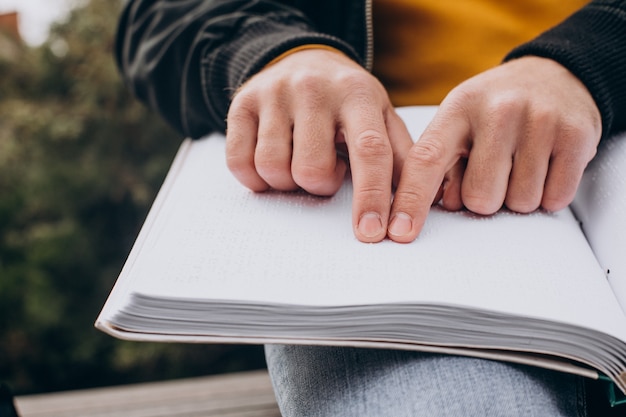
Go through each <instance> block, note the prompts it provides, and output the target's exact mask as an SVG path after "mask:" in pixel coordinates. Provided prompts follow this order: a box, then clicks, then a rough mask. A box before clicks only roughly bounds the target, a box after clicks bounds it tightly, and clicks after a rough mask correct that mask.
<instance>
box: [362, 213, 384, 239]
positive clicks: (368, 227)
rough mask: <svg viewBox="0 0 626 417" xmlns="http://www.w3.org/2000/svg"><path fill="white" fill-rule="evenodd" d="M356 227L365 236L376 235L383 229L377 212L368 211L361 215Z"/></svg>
mask: <svg viewBox="0 0 626 417" xmlns="http://www.w3.org/2000/svg"><path fill="white" fill-rule="evenodd" d="M357 228H358V230H359V233H361V234H362V235H363V236H365V237H376V236H378V235H380V233H381V232H382V231H383V222H382V221H381V219H380V216H379V215H378V214H377V213H374V212H371V211H370V212H367V213H364V214H363V215H362V216H361V218H360V219H359V224H358V226H357Z"/></svg>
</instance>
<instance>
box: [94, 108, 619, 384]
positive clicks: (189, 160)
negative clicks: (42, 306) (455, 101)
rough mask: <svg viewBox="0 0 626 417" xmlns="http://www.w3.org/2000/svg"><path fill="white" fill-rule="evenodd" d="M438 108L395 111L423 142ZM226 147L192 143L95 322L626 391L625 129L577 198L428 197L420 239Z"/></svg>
mask: <svg viewBox="0 0 626 417" xmlns="http://www.w3.org/2000/svg"><path fill="white" fill-rule="evenodd" d="M435 111H436V108H434V107H410V108H402V109H400V114H401V116H402V117H403V118H404V120H405V121H406V123H407V126H408V127H409V130H410V131H411V132H412V135H413V137H414V138H418V137H419V135H420V132H421V131H422V130H423V129H424V128H425V126H426V125H427V123H428V122H429V121H430V119H431V118H432V116H433V115H434V112H435ZM224 159H225V158H224V140H223V137H222V136H220V135H217V134H216V135H212V136H210V137H207V138H205V139H202V140H198V141H190V140H187V141H185V142H184V143H183V145H182V146H181V148H180V151H179V153H178V155H177V157H176V159H175V161H174V163H173V165H172V167H171V169H170V172H169V174H168V176H167V179H166V181H165V183H164V184H163V187H162V189H161V191H160V193H159V195H158V197H157V199H156V201H155V203H154V205H153V207H152V209H151V211H150V213H149V215H148V218H147V220H146V222H145V224H144V226H143V228H142V230H141V232H140V234H139V237H138V239H137V241H136V243H135V245H134V247H133V249H132V251H131V253H130V256H129V258H128V260H127V262H126V265H125V266H124V268H123V270H122V272H121V274H120V276H119V279H118V281H117V283H116V285H115V287H114V289H113V291H112V292H111V295H110V297H109V299H108V300H107V302H106V304H105V306H104V308H103V310H102V312H101V314H100V316H99V317H98V319H97V322H96V326H97V327H98V328H99V329H102V330H104V331H106V332H108V333H110V334H112V335H114V336H117V337H120V338H124V339H130V340H146V341H147V340H150V341H164V342H167V341H179V342H181V341H182V342H202V343H204V342H218V343H255V344H260V343H288V344H328V345H339V346H342V345H349V346H362V347H374V348H376V347H381V348H398V349H416V350H422V351H432V352H443V353H452V354H463V355H471V356H477V357H485V358H493V359H501V360H510V361H515V362H519V363H526V364H532V365H538V366H543V367H547V368H551V369H558V370H561V371H565V372H572V373H576V374H580V375H585V376H588V377H593V378H597V377H598V376H599V375H605V376H607V377H609V378H610V379H611V380H613V381H614V383H615V384H616V385H617V386H618V387H619V388H620V389H621V390H622V391H623V392H626V315H625V313H624V311H626V192H625V191H626V137H622V138H614V139H612V140H609V141H606V142H605V143H604V144H603V146H602V148H601V151H600V152H599V154H598V156H597V158H596V159H595V160H594V161H593V162H592V164H591V165H590V167H589V169H588V171H587V172H586V174H585V178H584V180H583V183H582V185H581V187H580V190H579V194H578V195H577V198H576V201H575V203H574V204H573V205H572V208H571V209H570V208H568V209H566V210H562V211H560V212H556V213H546V212H541V211H538V212H535V213H532V214H528V215H520V214H515V213H511V212H508V211H506V210H503V211H501V212H499V213H497V214H495V215H493V216H488V217H483V216H478V215H475V214H472V213H469V212H466V211H461V212H446V211H444V210H443V209H441V208H438V207H433V209H432V210H431V213H430V215H429V217H428V219H427V222H426V224H425V226H424V229H423V231H422V233H421V234H420V236H419V237H418V238H417V240H415V241H414V242H413V243H410V244H398V243H393V242H391V241H383V242H381V243H377V244H364V243H360V242H358V241H357V240H356V239H355V238H354V236H353V234H352V223H351V195H352V188H351V183H350V180H349V178H348V179H346V183H345V184H344V186H343V187H342V189H341V190H340V191H339V192H338V193H337V194H336V195H335V196H334V197H331V198H319V197H313V196H310V195H307V194H305V193H301V192H294V193H275V192H268V193H262V194H258V193H253V192H251V191H249V190H247V189H246V188H244V187H243V186H242V185H240V184H239V183H238V182H237V181H236V180H235V179H234V177H233V176H232V175H231V174H230V172H229V171H228V169H227V168H226V165H225V160H224ZM581 224H582V229H581Z"/></svg>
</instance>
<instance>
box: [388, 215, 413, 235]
mask: <svg viewBox="0 0 626 417" xmlns="http://www.w3.org/2000/svg"><path fill="white" fill-rule="evenodd" d="M412 229H413V219H412V218H411V216H409V215H408V214H406V213H402V212H400V213H396V214H395V215H394V216H393V218H392V219H391V223H390V224H389V234H390V235H394V236H406V235H408V234H409V233H411V230H412Z"/></svg>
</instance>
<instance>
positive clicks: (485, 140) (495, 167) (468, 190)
mask: <svg viewBox="0 0 626 417" xmlns="http://www.w3.org/2000/svg"><path fill="white" fill-rule="evenodd" d="M518 120H520V117H519V113H518V111H517V110H515V109H514V108H512V107H511V108H509V109H507V108H506V107H505V106H503V107H502V108H499V107H498V108H494V110H493V111H487V112H486V116H484V117H483V118H481V119H480V120H477V121H476V123H475V125H476V126H478V128H477V129H476V131H475V133H474V137H473V138H472V149H471V151H470V154H469V157H468V160H467V167H466V168H465V174H464V176H463V183H462V184H461V197H462V199H463V205H464V206H465V207H466V208H467V209H469V210H471V211H473V212H475V213H478V214H485V215H487V214H493V213H495V212H496V211H498V210H499V209H500V208H501V207H502V205H503V204H504V199H505V197H506V191H507V188H508V182H509V176H510V174H511V167H512V166H513V154H514V152H515V144H516V143H517V137H518V135H520V133H519V129H520V128H522V127H523V126H522V123H518Z"/></svg>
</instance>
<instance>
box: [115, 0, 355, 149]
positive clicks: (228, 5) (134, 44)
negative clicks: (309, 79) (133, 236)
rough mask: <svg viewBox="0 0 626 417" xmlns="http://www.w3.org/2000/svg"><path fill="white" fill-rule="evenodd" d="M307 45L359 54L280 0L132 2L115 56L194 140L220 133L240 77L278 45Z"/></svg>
mask: <svg viewBox="0 0 626 417" xmlns="http://www.w3.org/2000/svg"><path fill="white" fill-rule="evenodd" d="M311 43H317V44H325V45H329V46H332V47H334V48H336V49H338V50H341V51H342V52H343V53H345V54H346V55H348V56H350V57H351V58H353V59H354V60H356V61H357V62H358V61H359V59H360V58H359V57H358V56H357V53H356V52H355V51H354V50H353V49H352V48H351V47H350V46H349V45H348V44H347V43H345V42H343V41H341V40H340V39H339V38H337V37H335V36H331V35H327V34H324V33H320V32H318V31H316V30H315V29H313V27H312V24H311V22H309V21H308V20H307V18H306V17H305V16H304V15H303V13H301V12H300V11H299V10H297V9H295V8H291V7H287V6H283V5H281V4H280V3H278V2H269V1H250V0H248V1H245V0H222V1H218V0H206V1H203V0H191V1H184V2H181V1H173V0H131V1H129V2H128V4H127V5H126V7H125V9H124V11H123V14H122V17H121V20H120V24H119V28H118V36H117V43H116V47H115V54H116V59H117V63H118V66H119V68H120V70H121V72H122V74H123V76H124V79H125V81H126V83H127V84H128V85H129V87H130V88H131V89H132V91H133V92H134V94H135V95H136V96H137V97H138V98H139V99H140V100H142V101H143V102H145V103H146V104H148V106H149V107H151V108H152V109H154V110H156V111H157V112H158V113H160V114H161V115H162V116H163V117H164V118H165V119H166V120H167V121H168V122H169V123H170V124H171V125H172V126H173V127H174V128H175V129H176V130H177V131H179V132H181V133H182V134H183V135H185V136H190V137H194V138H195V137H200V136H202V135H205V134H207V133H209V132H211V131H216V130H219V131H224V129H225V119H226V112H227V110H228V106H229V104H230V100H231V98H232V94H233V93H234V91H235V90H236V89H237V88H238V87H239V86H240V85H241V84H242V83H243V82H244V81H245V80H246V79H248V78H249V77H250V76H251V75H253V74H255V73H257V72H258V71H259V70H260V69H261V68H263V67H264V66H265V65H266V64H267V63H268V62H270V61H271V60H272V59H273V58H275V57H276V56H278V55H280V54H281V53H283V52H284V51H286V50H289V49H291V48H293V47H296V46H299V45H303V44H311Z"/></svg>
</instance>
